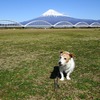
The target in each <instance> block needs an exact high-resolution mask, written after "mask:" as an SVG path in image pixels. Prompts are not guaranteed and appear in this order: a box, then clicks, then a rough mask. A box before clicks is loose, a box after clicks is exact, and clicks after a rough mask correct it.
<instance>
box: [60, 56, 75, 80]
mask: <svg viewBox="0 0 100 100" xmlns="http://www.w3.org/2000/svg"><path fill="white" fill-rule="evenodd" d="M59 62H60V63H61V66H59V70H60V74H61V79H60V80H61V81H63V80H64V74H63V72H65V73H66V74H67V76H66V79H67V80H71V78H70V74H71V73H72V72H73V70H74V68H75V62H74V59H73V58H70V60H69V61H68V62H66V60H65V59H64V57H63V56H61V57H60V60H59Z"/></svg>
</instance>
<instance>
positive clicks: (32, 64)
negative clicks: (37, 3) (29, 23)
mask: <svg viewBox="0 0 100 100" xmlns="http://www.w3.org/2000/svg"><path fill="white" fill-rule="evenodd" d="M99 45H100V29H99V28H98V29H96V28H95V29H15V30H12V29H6V30H3V29H2V30H0V99H1V100H100V89H99V88H100V60H99V59H100V47H99ZM62 50H66V51H69V52H72V53H74V55H75V63H76V68H75V70H74V72H73V73H72V74H71V78H72V80H71V81H67V80H65V81H64V82H61V81H59V86H60V89H58V90H57V91H56V92H55V91H54V86H53V85H54V83H53V80H52V79H50V74H51V72H52V70H53V67H54V66H56V65H57V63H58V59H59V52H60V51H62Z"/></svg>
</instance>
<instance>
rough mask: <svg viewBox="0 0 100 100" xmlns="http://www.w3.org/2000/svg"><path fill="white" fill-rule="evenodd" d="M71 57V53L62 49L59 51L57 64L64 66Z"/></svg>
mask: <svg viewBox="0 0 100 100" xmlns="http://www.w3.org/2000/svg"><path fill="white" fill-rule="evenodd" d="M72 57H73V54H71V53H69V52H67V51H64V52H60V59H59V62H58V63H59V66H65V65H66V63H68V62H69V60H70V59H71V58H72Z"/></svg>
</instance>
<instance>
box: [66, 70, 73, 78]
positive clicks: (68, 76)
mask: <svg viewBox="0 0 100 100" xmlns="http://www.w3.org/2000/svg"><path fill="white" fill-rule="evenodd" d="M71 72H72V71H69V72H68V73H67V76H66V78H67V80H71V78H70V74H71Z"/></svg>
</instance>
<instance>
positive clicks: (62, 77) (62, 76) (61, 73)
mask: <svg viewBox="0 0 100 100" xmlns="http://www.w3.org/2000/svg"><path fill="white" fill-rule="evenodd" d="M60 75H61V78H60V80H61V81H63V80H64V74H63V72H60Z"/></svg>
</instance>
